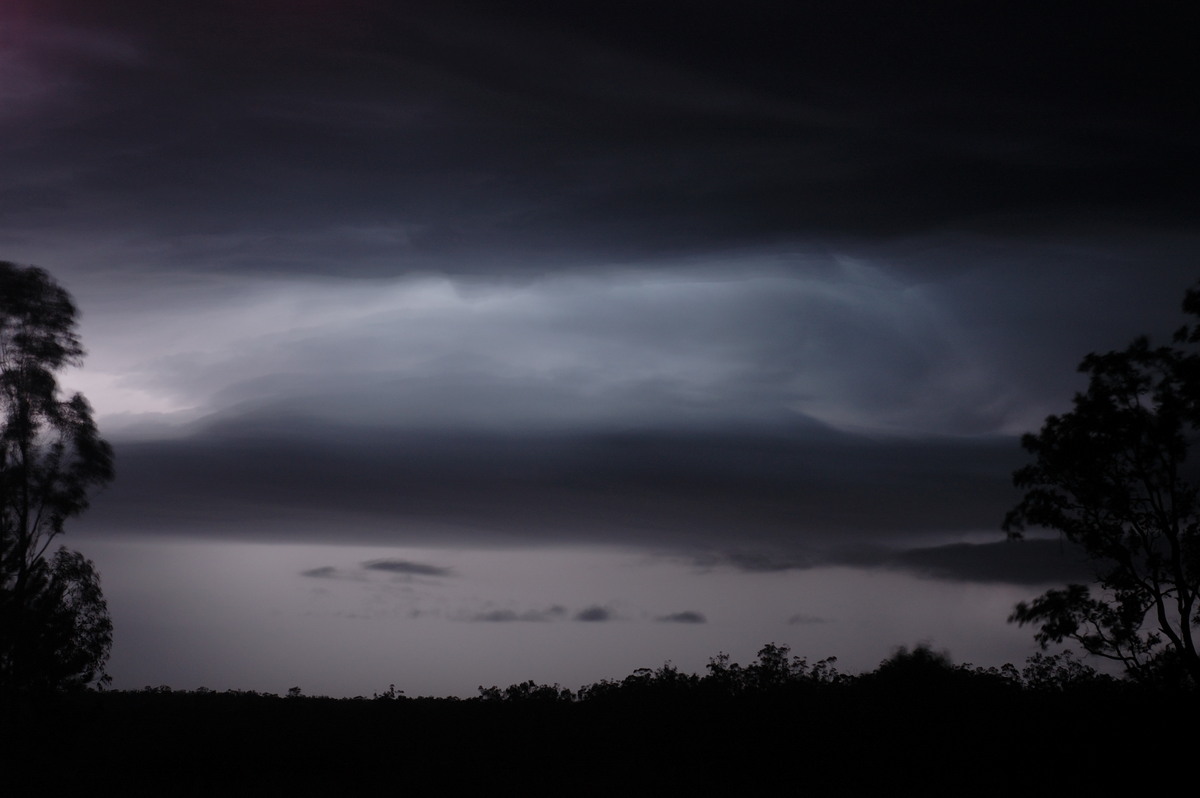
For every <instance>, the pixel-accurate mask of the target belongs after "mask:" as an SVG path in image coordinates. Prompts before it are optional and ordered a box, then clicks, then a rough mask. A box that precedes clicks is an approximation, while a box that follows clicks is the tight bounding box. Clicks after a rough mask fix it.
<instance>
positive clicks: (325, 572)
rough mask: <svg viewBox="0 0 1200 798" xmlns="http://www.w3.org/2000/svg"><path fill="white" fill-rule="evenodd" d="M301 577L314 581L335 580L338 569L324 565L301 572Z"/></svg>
mask: <svg viewBox="0 0 1200 798" xmlns="http://www.w3.org/2000/svg"><path fill="white" fill-rule="evenodd" d="M300 575H301V576H308V577H312V578H314V579H333V578H334V577H336V576H337V575H338V569H337V568H334V567H333V566H332V565H322V566H320V567H319V568H309V569H308V570H307V571H301V572H300Z"/></svg>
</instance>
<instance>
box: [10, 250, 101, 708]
mask: <svg viewBox="0 0 1200 798" xmlns="http://www.w3.org/2000/svg"><path fill="white" fill-rule="evenodd" d="M77 315H78V314H77V312H76V308H75V304H74V302H73V301H72V299H71V296H70V294H68V293H67V291H66V290H65V289H63V288H62V287H61V286H60V285H58V283H56V282H55V281H54V280H53V278H51V277H50V275H49V274H47V273H46V272H45V271H44V270H42V269H39V268H35V267H23V266H18V265H15V264H12V263H8V262H0V688H3V689H5V690H10V691H11V690H28V689H52V688H58V687H62V686H68V685H74V684H86V683H88V682H90V681H93V680H95V679H102V678H104V673H103V669H104V664H105V662H106V661H107V658H108V652H109V649H110V647H111V645H112V622H111V620H110V619H109V616H108V610H107V606H106V604H105V602H104V598H103V595H102V593H101V591H100V586H99V577H98V576H97V574H96V571H95V568H94V566H93V565H92V563H91V562H90V561H89V560H87V559H85V558H84V557H83V556H82V555H80V554H78V553H77V552H72V551H69V550H67V549H65V548H60V549H58V550H57V551H51V549H50V547H51V544H52V543H53V542H54V541H55V539H56V538H57V537H59V536H60V535H62V534H63V532H64V528H65V524H66V522H67V520H68V519H70V518H72V517H74V516H77V515H79V514H80V513H82V512H83V511H84V510H86V509H87V507H88V503H89V495H90V494H91V492H92V491H94V490H95V489H97V488H99V487H102V486H103V485H105V484H106V483H108V482H109V481H110V480H111V479H112V477H113V454H112V447H111V446H109V444H108V443H107V442H106V441H105V440H104V439H103V438H101V437H100V435H99V432H98V430H97V428H96V424H95V422H94V420H93V418H92V410H91V407H90V406H89V405H88V403H87V400H86V399H84V398H83V396H82V395H81V394H78V393H76V394H73V395H71V396H63V394H62V392H61V390H60V388H59V385H58V378H57V375H58V373H59V372H61V371H62V370H63V369H65V368H68V367H70V366H76V365H79V364H81V363H82V360H83V356H84V350H83V347H82V345H81V343H80V340H79V335H78V332H77Z"/></svg>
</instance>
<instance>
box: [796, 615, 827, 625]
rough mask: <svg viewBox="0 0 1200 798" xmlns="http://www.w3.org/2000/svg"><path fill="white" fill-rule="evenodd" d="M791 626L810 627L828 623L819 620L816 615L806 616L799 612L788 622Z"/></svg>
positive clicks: (821, 619) (822, 619)
mask: <svg viewBox="0 0 1200 798" xmlns="http://www.w3.org/2000/svg"><path fill="white" fill-rule="evenodd" d="M787 622H788V625H790V626H809V625H811V624H818V623H828V621H827V620H825V619H824V618H819V617H817V616H816V615H806V614H804V613H802V612H798V613H796V614H795V615H793V616H792V617H790V618H788V620H787Z"/></svg>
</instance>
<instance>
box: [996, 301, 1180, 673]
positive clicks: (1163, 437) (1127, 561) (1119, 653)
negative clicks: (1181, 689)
mask: <svg viewBox="0 0 1200 798" xmlns="http://www.w3.org/2000/svg"><path fill="white" fill-rule="evenodd" d="M1183 308H1184V311H1185V312H1187V313H1190V314H1192V315H1200V286H1197V287H1196V288H1193V289H1191V290H1190V291H1188V292H1187V296H1186V298H1185V300H1184V303H1183ZM1198 342H1200V325H1195V326H1186V325H1185V326H1184V327H1183V328H1181V329H1180V330H1179V331H1178V332H1177V333H1176V334H1175V337H1174V340H1173V343H1172V344H1171V345H1168V346H1152V345H1151V343H1150V341H1149V340H1148V339H1147V338H1145V337H1141V338H1138V339H1136V340H1134V341H1133V342H1132V343H1131V344H1130V345H1129V346H1128V347H1127V348H1125V349H1124V350H1121V351H1114V352H1108V353H1105V354H1096V353H1093V354H1090V355H1088V356H1087V357H1086V358H1084V360H1083V362H1082V363H1081V364H1080V367H1079V370H1080V371H1081V372H1083V373H1084V374H1087V375H1088V386H1087V389H1086V390H1085V391H1084V392H1082V393H1079V394H1076V396H1075V398H1074V407H1073V409H1072V410H1071V411H1070V412H1068V413H1065V414H1064V415H1061V416H1050V417H1049V418H1047V419H1046V421H1045V424H1044V425H1043V426H1042V429H1041V431H1040V432H1039V433H1038V434H1036V435H1034V434H1028V435H1025V436H1024V437H1023V439H1022V445H1023V446H1024V448H1025V449H1026V451H1028V452H1029V453H1030V454H1031V455H1033V462H1032V463H1030V464H1029V465H1027V466H1025V467H1024V468H1021V469H1019V470H1018V471H1016V472H1015V473H1014V475H1013V481H1014V484H1015V485H1016V486H1017V487H1018V488H1021V489H1022V490H1024V491H1025V494H1024V497H1023V498H1022V499H1021V501H1020V503H1019V504H1018V505H1017V506H1016V507H1015V508H1013V509H1012V510H1011V511H1010V512H1009V513H1008V516H1007V517H1006V519H1005V522H1004V528H1005V530H1006V531H1007V532H1008V535H1009V537H1010V538H1014V539H1018V538H1020V537H1022V534H1023V530H1025V529H1026V528H1027V527H1029V526H1040V527H1044V528H1047V529H1052V530H1057V531H1058V532H1060V533H1061V534H1062V535H1063V536H1064V537H1065V538H1066V539H1067V540H1069V541H1070V542H1071V543H1074V544H1077V545H1078V546H1079V547H1080V549H1081V550H1082V551H1083V552H1084V554H1086V556H1087V558H1088V560H1089V562H1090V563H1091V565H1092V566H1093V573H1094V575H1095V583H1094V585H1090V586H1089V585H1081V584H1070V585H1067V586H1066V587H1064V588H1061V589H1055V590H1050V591H1048V592H1046V593H1045V594H1043V595H1042V596H1040V597H1038V598H1036V599H1034V600H1033V601H1032V602H1028V603H1026V602H1022V603H1020V604H1018V605H1017V606H1016V609H1015V611H1014V612H1013V614H1012V616H1011V617H1010V618H1009V621H1015V622H1017V623H1019V624H1022V625H1025V624H1032V625H1034V626H1037V627H1038V631H1037V633H1036V635H1035V639H1036V640H1037V641H1038V642H1039V643H1040V644H1041V645H1042V647H1043V648H1045V647H1046V646H1047V645H1048V644H1049V643H1051V642H1054V643H1061V642H1062V641H1064V640H1074V641H1076V642H1077V643H1079V644H1080V645H1081V646H1082V647H1083V648H1084V650H1086V651H1087V652H1089V653H1091V654H1093V655H1096V656H1099V657H1104V658H1108V659H1111V660H1115V661H1118V662H1120V663H1122V664H1123V665H1124V666H1125V668H1126V672H1127V673H1128V674H1129V675H1131V676H1133V677H1135V678H1150V677H1152V676H1156V675H1162V674H1164V673H1172V672H1173V673H1175V674H1177V675H1178V676H1183V675H1184V674H1186V678H1189V679H1190V681H1191V682H1192V683H1193V684H1198V685H1200V656H1198V655H1197V649H1196V640H1195V637H1194V631H1193V629H1194V627H1196V626H1197V625H1198V623H1200V616H1198V614H1197V599H1198V598H1200V503H1198V496H1200V482H1198V480H1197V476H1200V474H1198V472H1197V470H1196V468H1195V464H1194V463H1190V462H1189V461H1188V454H1189V450H1190V448H1191V446H1192V444H1193V442H1195V441H1196V439H1197V433H1198V432H1200V353H1197V352H1196V351H1195V347H1194V346H1193V345H1194V344H1196V343H1198Z"/></svg>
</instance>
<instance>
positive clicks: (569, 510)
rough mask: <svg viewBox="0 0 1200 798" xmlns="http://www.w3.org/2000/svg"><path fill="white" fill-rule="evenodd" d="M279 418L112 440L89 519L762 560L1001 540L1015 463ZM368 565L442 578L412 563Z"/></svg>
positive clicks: (910, 445) (634, 435)
mask: <svg viewBox="0 0 1200 798" xmlns="http://www.w3.org/2000/svg"><path fill="white" fill-rule="evenodd" d="M288 428H289V430H290V432H291V434H290V435H284V434H276V433H271V434H268V435H263V434H261V433H259V434H256V433H255V431H254V430H253V429H243V430H242V431H240V432H238V433H237V434H234V433H233V431H227V432H220V431H217V430H213V431H212V432H211V433H207V434H198V435H196V436H194V437H191V438H187V439H180V440H162V441H147V442H129V443H125V444H123V445H120V446H118V451H119V456H120V468H121V478H120V479H119V480H117V481H116V483H115V484H114V485H113V486H112V488H111V489H110V490H109V491H108V492H107V493H106V494H104V495H103V496H101V497H99V499H98V500H97V501H96V504H95V507H94V509H93V511H92V512H91V513H89V515H88V516H87V517H86V519H84V523H87V524H88V525H89V526H91V527H92V528H98V529H110V530H114V531H115V530H121V531H122V532H125V533H127V532H145V533H151V534H155V535H161V534H172V533H173V534H189V535H196V534H202V535H207V536H212V537H233V538H240V539H257V540H273V539H287V540H314V541H336V542H342V543H369V544H379V543H386V544H393V543H394V544H402V543H454V542H456V541H470V542H474V543H492V544H506V543H522V542H526V543H534V542H555V543H565V544H570V543H622V544H633V545H637V546H639V547H646V548H654V547H661V546H668V547H670V548H673V549H675V550H677V551H682V552H687V551H691V552H694V553H695V556H696V557H697V558H699V559H700V561H702V562H704V561H713V558H714V557H715V558H716V559H717V560H720V559H721V558H722V557H723V558H724V562H725V563H726V564H732V565H736V566H738V567H742V568H745V569H749V570H772V569H780V568H794V567H803V566H808V565H811V564H818V563H820V562H825V561H829V559H830V557H832V556H833V555H832V553H831V552H833V551H834V550H835V549H837V548H838V547H844V546H846V545H849V544H852V543H855V542H863V541H871V540H874V541H879V542H883V541H899V540H903V539H904V538H905V536H907V535H910V534H918V533H919V534H936V533H945V534H960V533H963V532H971V531H987V530H990V529H996V530H997V532H996V534H997V536H998V537H999V536H1000V534H1001V533H1000V532H999V530H998V526H999V523H1000V521H1001V519H1002V518H1003V515H1004V512H1005V511H1006V510H1007V509H1008V508H1009V507H1010V506H1011V504H1012V503H1013V501H1014V500H1015V498H1016V494H1015V492H1014V491H1013V489H1012V488H1011V487H1010V484H1009V482H1010V475H1011V473H1012V470H1013V469H1014V468H1015V467H1016V466H1018V465H1020V464H1021V462H1022V460H1023V457H1022V455H1021V452H1020V449H1019V447H1018V446H1017V443H1016V441H1015V440H1014V439H1012V438H1002V437H995V438H992V437H985V438H972V439H944V438H932V437H926V438H907V437H876V436H859V435H853V434H848V433H839V432H835V431H833V430H830V429H825V428H821V427H800V428H796V429H792V430H790V431H784V430H773V431H754V430H744V431H740V432H739V431H736V430H722V431H711V430H709V431H706V430H686V431H679V432H651V431H628V432H612V433H592V434H579V433H560V434H542V435H521V436H515V437H510V436H504V435H498V434H474V433H472V434H465V433H464V434H454V433H417V432H409V431H403V430H396V431H392V432H389V431H386V430H371V431H369V432H358V431H355V430H353V429H346V428H340V429H339V428H336V427H331V426H328V425H311V424H306V423H305V422H304V420H303V419H297V420H293V421H292V422H290V423H289V424H288ZM213 495H220V496H221V497H222V502H221V503H220V504H219V505H214V504H213V503H212V501H211V499H210V497H211V496H213ZM713 552H716V554H713ZM365 567H369V568H371V569H373V570H378V571H388V572H391V573H403V574H413V575H426V576H446V575H448V574H449V571H448V570H447V569H444V568H442V567H440V566H436V565H427V564H421V563H409V562H407V561H394V560H380V561H373V562H372V563H369V564H367V565H366V566H365Z"/></svg>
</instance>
